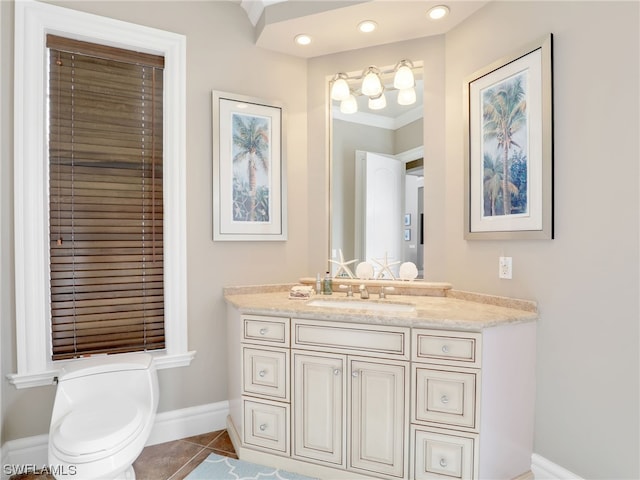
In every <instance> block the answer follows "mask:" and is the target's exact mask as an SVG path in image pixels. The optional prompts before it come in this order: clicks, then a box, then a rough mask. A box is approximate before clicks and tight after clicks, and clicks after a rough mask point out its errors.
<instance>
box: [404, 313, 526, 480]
mask: <svg viewBox="0 0 640 480" xmlns="http://www.w3.org/2000/svg"><path fill="white" fill-rule="evenodd" d="M411 340H412V341H411V343H412V347H411V348H412V377H411V387H412V395H413V402H412V409H411V462H410V464H411V468H410V474H411V478H413V479H417V480H427V479H439V478H442V479H449V480H451V479H469V478H486V479H494V478H504V479H511V478H515V477H517V476H518V475H521V474H522V473H523V472H526V471H528V470H529V465H530V461H531V459H530V455H531V448H532V439H533V408H534V397H535V387H534V382H535V371H534V362H535V324H533V323H522V324H512V325H504V326H499V327H492V328H488V329H485V330H483V331H482V332H481V333H480V332H477V333H474V332H455V331H447V330H433V329H421V328H414V329H413V330H412V338H411Z"/></svg>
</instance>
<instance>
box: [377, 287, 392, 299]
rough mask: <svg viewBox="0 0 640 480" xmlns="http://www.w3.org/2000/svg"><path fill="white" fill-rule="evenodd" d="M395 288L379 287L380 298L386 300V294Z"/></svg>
mask: <svg viewBox="0 0 640 480" xmlns="http://www.w3.org/2000/svg"><path fill="white" fill-rule="evenodd" d="M394 290H395V287H384V286H383V287H380V298H386V296H387V293H390V292H393V291H394Z"/></svg>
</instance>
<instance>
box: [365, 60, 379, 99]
mask: <svg viewBox="0 0 640 480" xmlns="http://www.w3.org/2000/svg"><path fill="white" fill-rule="evenodd" d="M381 92H382V80H380V70H378V68H377V67H374V66H371V67H368V68H367V69H366V70H365V73H364V78H363V79H362V94H363V95H366V96H367V97H376V96H378V95H380V93H381Z"/></svg>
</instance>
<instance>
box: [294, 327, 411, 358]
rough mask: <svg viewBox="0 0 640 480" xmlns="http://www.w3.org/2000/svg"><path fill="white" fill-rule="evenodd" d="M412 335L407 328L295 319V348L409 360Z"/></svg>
mask: <svg viewBox="0 0 640 480" xmlns="http://www.w3.org/2000/svg"><path fill="white" fill-rule="evenodd" d="M409 332H410V329H409V328H404V327H387V326H383V325H359V324H357V323H336V322H322V323H318V322H313V321H305V320H300V319H293V336H294V338H293V346H294V348H304V349H311V350H325V351H330V352H336V353H352V354H357V355H376V356H380V355H386V356H390V357H392V358H398V359H403V360H408V359H409V352H408V350H409V349H408V346H409Z"/></svg>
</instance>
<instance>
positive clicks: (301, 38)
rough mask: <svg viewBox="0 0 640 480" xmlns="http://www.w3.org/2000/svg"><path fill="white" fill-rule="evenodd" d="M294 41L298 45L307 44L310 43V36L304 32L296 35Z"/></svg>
mask: <svg viewBox="0 0 640 480" xmlns="http://www.w3.org/2000/svg"><path fill="white" fill-rule="evenodd" d="M294 41H295V42H296V43H297V44H298V45H309V44H310V43H311V37H310V36H309V35H305V34H304V33H302V34H300V35H296V38H295V39H294Z"/></svg>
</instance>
